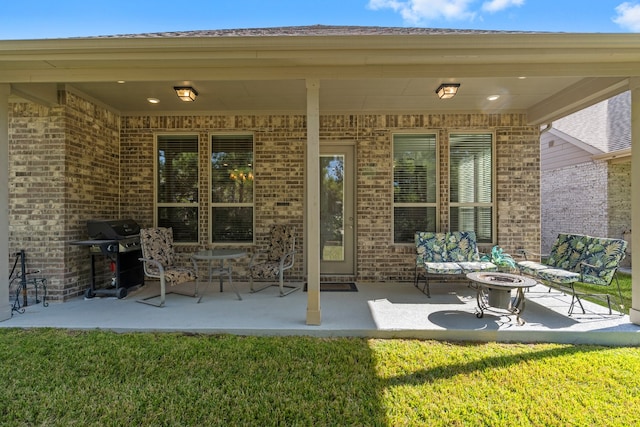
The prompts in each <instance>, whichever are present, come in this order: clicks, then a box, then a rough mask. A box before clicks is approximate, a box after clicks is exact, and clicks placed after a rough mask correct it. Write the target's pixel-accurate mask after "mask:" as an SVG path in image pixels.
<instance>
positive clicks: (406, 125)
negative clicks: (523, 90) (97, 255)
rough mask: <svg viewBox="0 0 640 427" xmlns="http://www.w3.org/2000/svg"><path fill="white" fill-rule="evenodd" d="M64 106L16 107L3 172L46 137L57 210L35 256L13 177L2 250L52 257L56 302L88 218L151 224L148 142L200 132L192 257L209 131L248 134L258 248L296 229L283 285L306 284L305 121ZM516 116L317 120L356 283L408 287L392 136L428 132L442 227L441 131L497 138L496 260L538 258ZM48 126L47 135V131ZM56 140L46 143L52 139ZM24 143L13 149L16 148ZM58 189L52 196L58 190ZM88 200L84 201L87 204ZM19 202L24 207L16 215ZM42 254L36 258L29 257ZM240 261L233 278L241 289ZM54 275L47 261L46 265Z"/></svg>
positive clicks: (77, 275)
mask: <svg viewBox="0 0 640 427" xmlns="http://www.w3.org/2000/svg"><path fill="white" fill-rule="evenodd" d="M61 99H62V100H63V103H62V105H61V106H60V107H56V108H55V109H52V110H51V111H48V110H47V111H45V110H46V109H44V108H43V107H37V106H35V105H33V104H20V107H18V105H17V104H16V105H15V106H14V107H13V108H14V109H13V115H12V117H11V120H10V121H11V125H10V126H11V129H12V132H11V135H10V150H11V151H10V156H12V159H11V163H12V164H15V165H20V164H21V163H20V162H25V161H26V159H25V157H28V151H29V150H34V149H38V148H39V146H40V144H41V143H42V142H43V141H47V143H49V142H48V139H53V141H55V142H56V144H57V145H56V147H55V150H43V152H42V157H43V161H44V162H47V163H49V162H48V160H49V158H50V157H54V158H55V157H60V159H59V160H58V163H59V165H58V169H56V170H55V173H56V174H57V175H56V176H57V177H58V180H59V181H58V183H57V184H56V189H55V190H56V191H58V193H57V194H56V195H55V197H53V200H52V202H51V203H52V204H54V203H55V204H56V206H58V213H59V218H56V224H55V228H54V229H53V230H54V231H44V232H43V233H44V234H42V237H41V241H40V242H39V245H38V248H36V247H33V246H32V245H31V244H30V241H29V239H28V238H29V236H30V235H31V234H32V230H33V229H34V228H33V221H35V219H34V218H39V220H40V221H44V219H42V218H40V216H38V215H34V212H33V209H35V207H36V205H38V201H37V200H34V197H33V195H32V194H31V193H28V192H26V191H17V190H16V188H15V187H16V185H17V183H18V182H19V181H27V182H33V183H34V184H33V185H37V184H38V181H37V180H36V179H35V177H34V176H32V175H29V176H20V177H18V176H17V174H16V171H13V172H12V173H11V174H10V181H11V191H10V210H11V224H12V230H11V235H10V244H11V246H12V251H13V249H14V248H16V249H17V248H21V247H27V249H28V250H29V251H31V252H34V253H35V252H37V253H42V258H38V259H37V260H40V259H42V260H44V259H45V256H47V255H48V253H49V252H50V251H51V250H52V248H54V249H56V250H57V251H59V252H60V254H59V255H57V256H56V257H55V261H54V264H55V265H56V266H57V267H58V268H57V269H53V268H51V269H49V268H43V272H45V275H46V276H47V277H51V278H52V280H51V283H52V292H51V296H52V298H53V299H54V300H60V301H62V300H65V299H67V298H69V297H72V296H75V295H79V294H81V293H82V291H83V290H84V289H85V288H86V287H87V286H88V285H89V273H88V268H87V267H86V264H87V262H86V261H87V257H88V254H87V252H86V248H81V247H74V246H72V245H70V242H72V241H73V240H80V239H85V238H86V220H87V219H90V218H93V217H122V218H125V217H131V218H133V219H135V220H136V221H138V222H139V223H140V225H141V226H143V227H147V226H152V225H153V211H154V205H153V203H154V200H153V188H154V172H153V170H154V156H155V153H154V149H153V147H154V134H156V133H164V132H180V133H197V134H198V135H199V137H200V139H199V140H200V161H199V164H200V172H201V173H200V176H199V180H200V194H199V198H200V209H201V210H200V214H199V223H200V235H199V240H200V242H199V244H197V245H186V246H179V247H178V249H179V250H180V251H185V252H188V251H193V250H195V249H198V248H202V247H206V246H209V244H208V242H209V239H210V238H209V215H210V213H209V203H210V198H209V194H208V180H209V176H208V170H209V154H208V151H209V137H210V134H211V133H217V132H219V133H224V132H248V133H252V134H253V135H254V143H255V158H254V174H255V184H254V185H255V201H254V202H255V203H254V209H255V224H256V225H255V232H256V235H255V243H256V245H255V246H250V247H247V250H248V252H249V253H251V252H252V250H253V248H254V247H261V246H262V245H263V244H264V243H265V242H266V238H267V233H268V229H269V226H270V225H271V224H273V223H276V222H287V223H291V224H293V225H295V226H296V229H297V231H296V234H297V246H298V249H299V250H300V252H299V256H298V257H297V258H296V265H295V267H294V268H293V269H292V271H291V273H290V275H289V276H288V277H289V278H291V279H293V280H303V279H304V275H305V272H304V265H305V260H304V251H303V248H304V247H305V243H306V242H304V225H305V224H304V208H305V195H304V189H305V161H306V156H305V147H306V139H307V135H306V116H304V115H242V116H240V115H195V116H122V117H118V116H117V115H115V114H114V113H111V112H109V111H108V110H106V109H104V108H101V107H99V106H97V105H93V104H91V103H90V102H89V101H87V100H84V99H82V98H80V97H78V96H76V95H74V94H70V93H66V94H65V93H63V94H62V98H61ZM31 110H36V111H39V112H40V113H39V115H38V116H36V117H35V118H33V119H34V120H35V119H37V120H39V121H40V122H41V123H42V124H41V127H42V128H43V129H42V130H41V131H40V133H39V134H37V135H29V134H28V133H27V132H19V130H20V125H21V124H22V123H28V122H29V120H30V119H32V118H31V117H29V116H30V111H31ZM526 121H527V120H526V115H523V114H503V115H498V114H411V115H400V114H393V115H385V114H358V115H349V114H323V115H321V117H320V140H321V141H322V142H331V143H345V144H352V145H354V147H355V150H356V162H357V164H356V171H357V172H356V173H357V177H356V185H357V195H356V215H357V218H356V223H357V242H356V245H357V258H356V268H357V271H356V274H355V277H354V278H353V279H355V280H359V281H363V282H364V281H378V282H385V281H388V282H395V281H411V280H413V272H414V264H415V248H414V247H413V245H397V244H394V243H393V225H392V218H393V216H392V213H393V199H392V197H393V194H392V185H391V182H392V175H393V172H392V166H393V164H392V163H393V162H392V154H391V153H392V145H391V144H392V143H391V141H392V138H391V135H392V133H393V132H406V131H415V132H434V131H435V132H436V133H438V137H439V139H438V141H439V151H438V152H439V157H440V177H439V179H440V197H441V201H442V204H441V205H440V229H441V230H446V229H448V227H449V218H448V192H449V190H448V189H449V176H448V175H449V171H448V164H449V159H448V138H447V136H448V133H449V132H452V131H455V132H460V131H463V132H464V131H490V132H495V135H496V161H495V163H496V169H495V170H496V179H495V182H496V207H497V224H496V229H497V240H498V243H499V244H500V245H501V246H502V247H503V248H504V249H505V251H507V252H510V251H514V250H515V249H517V248H521V247H522V248H526V249H529V250H532V251H539V249H540V199H539V196H538V195H539V190H540V184H539V183H540V170H539V168H540V146H539V131H538V129H537V127H532V126H527V125H526ZM53 127H55V132H52V131H47V128H53ZM53 136H55V137H53ZM19 146H22V147H23V148H22V151H20V150H18V147H19ZM60 187H61V188H60ZM85 200H91V203H87V202H85ZM24 204H28V205H29V206H31V207H32V208H31V210H29V211H28V212H26V213H25V212H23V213H22V215H20V214H19V212H21V210H20V209H21V206H23V205H24ZM38 251H39V252H38ZM245 264H246V263H242V262H239V263H238V265H237V267H238V268H237V269H234V272H235V273H236V274H237V275H238V276H239V279H240V280H242V278H243V277H246V276H245V273H246V271H245V269H246V265H245ZM49 265H51V266H53V265H52V264H49Z"/></svg>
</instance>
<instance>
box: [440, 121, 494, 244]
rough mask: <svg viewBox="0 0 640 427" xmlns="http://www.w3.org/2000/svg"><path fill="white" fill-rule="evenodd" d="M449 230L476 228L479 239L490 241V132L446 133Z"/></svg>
mask: <svg viewBox="0 0 640 427" xmlns="http://www.w3.org/2000/svg"><path fill="white" fill-rule="evenodd" d="M449 144H450V153H449V154H450V155H449V163H450V170H449V179H450V187H449V194H450V222H451V227H450V229H451V230H452V231H475V232H476V236H477V239H478V242H481V243H491V242H493V214H494V206H493V203H494V194H493V192H494V190H493V135H492V134H491V133H472V134H451V135H450V136H449Z"/></svg>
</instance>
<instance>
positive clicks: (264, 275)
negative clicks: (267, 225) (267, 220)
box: [249, 225, 300, 297]
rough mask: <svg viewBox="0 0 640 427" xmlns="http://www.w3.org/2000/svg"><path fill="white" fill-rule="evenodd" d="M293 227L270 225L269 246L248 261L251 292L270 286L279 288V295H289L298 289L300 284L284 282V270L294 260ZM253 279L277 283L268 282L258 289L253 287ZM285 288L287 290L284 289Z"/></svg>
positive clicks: (294, 242)
mask: <svg viewBox="0 0 640 427" xmlns="http://www.w3.org/2000/svg"><path fill="white" fill-rule="evenodd" d="M295 245H296V238H295V228H294V227H291V226H288V225H274V226H272V227H271V234H270V239H269V246H268V248H267V249H266V250H264V251H258V252H255V253H254V254H253V256H252V257H251V261H250V262H249V284H250V288H251V292H252V293H254V292H259V291H261V290H263V289H266V288H268V287H270V286H278V287H279V288H280V296H281V297H283V296H285V295H289V294H290V293H292V292H295V291H297V290H298V289H300V286H291V285H285V284H284V272H285V271H286V270H289V269H290V268H291V267H293V263H294V261H295V253H296V251H295ZM254 279H259V280H265V279H266V280H274V279H277V280H278V283H277V284H273V283H269V284H268V285H266V286H263V287H261V288H259V289H254V287H253V285H254ZM285 288H287V289H288V290H286V291H285Z"/></svg>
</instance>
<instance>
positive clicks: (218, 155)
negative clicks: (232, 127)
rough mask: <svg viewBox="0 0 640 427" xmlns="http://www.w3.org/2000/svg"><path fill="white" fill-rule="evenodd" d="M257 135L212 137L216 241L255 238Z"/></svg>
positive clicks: (213, 224)
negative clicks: (254, 191)
mask: <svg viewBox="0 0 640 427" xmlns="http://www.w3.org/2000/svg"><path fill="white" fill-rule="evenodd" d="M253 181H254V175H253V135H213V136H212V137H211V230H212V241H213V242H214V243H220V242H227V243H251V242H252V241H253V188H254V187H253Z"/></svg>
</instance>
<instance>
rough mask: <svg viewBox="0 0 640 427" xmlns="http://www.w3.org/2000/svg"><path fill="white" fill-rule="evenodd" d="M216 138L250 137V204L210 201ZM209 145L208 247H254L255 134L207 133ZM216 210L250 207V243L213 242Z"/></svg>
mask: <svg viewBox="0 0 640 427" xmlns="http://www.w3.org/2000/svg"><path fill="white" fill-rule="evenodd" d="M216 136H250V137H251V157H252V159H253V160H252V170H253V179H254V181H253V191H252V200H251V202H250V203H249V202H245V203H216V202H214V201H213V199H212V195H213V183H212V180H213V177H212V174H211V155H212V152H213V138H214V137H216ZM208 138H209V143H208V151H207V191H208V193H207V194H208V200H209V204H208V214H209V224H208V226H209V235H208V237H207V239H208V241H209V245H212V246H252V245H255V242H256V192H255V183H256V136H255V132H250V131H249V132H210V133H209V136H208ZM216 207H218V208H225V207H250V208H251V224H252V230H251V235H252V239H251V241H250V242H216V241H214V240H213V221H214V219H213V218H214V215H213V210H214V209H215V208H216Z"/></svg>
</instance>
